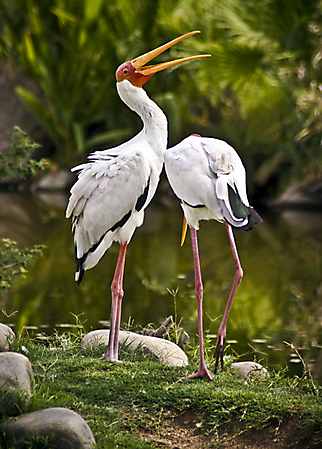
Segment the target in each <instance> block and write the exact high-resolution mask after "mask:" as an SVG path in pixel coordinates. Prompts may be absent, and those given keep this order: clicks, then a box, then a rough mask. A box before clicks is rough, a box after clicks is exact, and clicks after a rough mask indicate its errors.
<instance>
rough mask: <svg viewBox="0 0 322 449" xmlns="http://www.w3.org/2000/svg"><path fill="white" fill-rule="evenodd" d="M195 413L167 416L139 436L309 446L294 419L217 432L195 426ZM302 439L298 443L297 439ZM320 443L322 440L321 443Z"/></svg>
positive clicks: (184, 444)
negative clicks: (154, 428)
mask: <svg viewBox="0 0 322 449" xmlns="http://www.w3.org/2000/svg"><path fill="white" fill-rule="evenodd" d="M198 421H199V420H198V416H197V415H196V413H195V412H193V411H192V410H188V411H186V412H185V413H183V414H182V415H180V416H178V417H176V418H174V419H171V420H168V421H167V422H166V423H164V426H162V429H159V431H158V432H157V433H154V432H153V433H150V432H148V431H146V430H143V429H142V430H141V431H140V436H141V438H142V439H143V440H145V442H146V443H148V444H153V447H160V448H171V449H201V448H202V449H208V448H225V449H226V448H229V449H264V448H265V449H280V448H287V447H292V448H296V449H304V448H309V447H310V444H309V441H308V440H306V441H305V442H303V439H302V438H299V435H298V420H297V419H296V418H293V419H290V420H289V421H288V422H285V423H283V424H281V425H280V426H279V425H278V423H277V422H272V423H271V424H270V425H269V426H267V427H266V428H265V429H262V430H257V429H254V428H249V427H248V428H242V427H241V425H240V423H238V422H237V421H236V423H231V424H230V425H229V427H228V426H222V427H221V428H219V430H218V435H205V433H204V432H203V431H201V429H199V428H198ZM300 440H302V443H301V442H300ZM321 447H322V444H321Z"/></svg>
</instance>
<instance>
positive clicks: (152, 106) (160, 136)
mask: <svg viewBox="0 0 322 449" xmlns="http://www.w3.org/2000/svg"><path fill="white" fill-rule="evenodd" d="M116 88H117V92H118V94H119V96H120V98H121V100H122V101H123V102H124V103H125V104H126V105H127V106H128V107H129V108H130V109H132V111H134V112H136V113H137V114H138V115H139V116H140V117H141V120H142V122H143V130H142V133H144V134H145V136H146V138H147V140H148V142H149V144H150V145H151V147H152V148H153V149H154V150H155V151H158V152H159V151H162V152H164V151H165V150H166V147H167V143H168V122H167V118H166V116H165V114H164V113H163V111H162V109H160V108H159V106H158V105H157V104H156V103H154V101H152V100H151V99H150V98H149V96H148V94H147V93H146V92H145V91H144V90H143V89H142V88H140V87H135V86H133V85H132V84H131V83H130V82H129V81H127V80H124V81H121V82H120V83H116Z"/></svg>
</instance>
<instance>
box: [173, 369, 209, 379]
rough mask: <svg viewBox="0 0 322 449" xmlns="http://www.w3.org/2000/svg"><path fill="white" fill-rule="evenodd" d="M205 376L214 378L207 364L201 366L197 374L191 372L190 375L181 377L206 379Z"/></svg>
mask: <svg viewBox="0 0 322 449" xmlns="http://www.w3.org/2000/svg"><path fill="white" fill-rule="evenodd" d="M205 377H206V378H208V380H212V379H213V375H212V373H211V372H210V371H209V369H208V368H207V367H206V366H204V367H199V369H198V371H197V372H196V373H195V374H190V375H189V376H186V377H180V379H196V378H197V379H198V378H199V379H204V378H205Z"/></svg>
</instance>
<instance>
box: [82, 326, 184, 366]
mask: <svg viewBox="0 0 322 449" xmlns="http://www.w3.org/2000/svg"><path fill="white" fill-rule="evenodd" d="M109 334H110V331H109V330H108V329H100V330H95V331H92V332H89V333H88V334H87V335H85V337H84V338H83V340H82V341H81V346H82V347H83V349H87V348H89V347H95V346H100V345H105V346H107V344H108V339H109ZM119 343H120V344H123V345H124V346H125V348H126V349H127V350H129V351H134V350H136V349H138V348H139V349H140V350H141V351H142V352H143V353H147V352H149V353H151V354H152V355H153V356H155V357H156V358H157V360H158V361H159V362H161V363H164V364H165V365H169V366H187V365H188V364H189V362H188V357H187V356H186V354H185V353H184V351H183V350H182V349H181V348H179V346H178V345H176V344H175V343H173V342H171V341H169V340H164V339H163V338H157V337H151V336H148V335H140V334H136V333H135V332H128V331H120V335H119Z"/></svg>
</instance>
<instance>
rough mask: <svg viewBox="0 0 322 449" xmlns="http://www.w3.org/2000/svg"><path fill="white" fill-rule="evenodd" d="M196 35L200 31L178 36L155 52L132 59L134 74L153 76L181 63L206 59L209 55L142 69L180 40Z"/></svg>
mask: <svg viewBox="0 0 322 449" xmlns="http://www.w3.org/2000/svg"><path fill="white" fill-rule="evenodd" d="M197 33H200V31H191V32H190V33H186V34H183V35H182V36H179V37H177V38H176V39H173V40H172V41H170V42H168V43H167V44H164V45H161V47H158V48H156V49H155V50H151V51H149V52H148V53H145V54H144V55H142V56H138V57H137V58H135V59H133V60H132V61H131V63H132V65H133V67H134V68H135V71H136V73H140V74H142V75H154V73H156V72H160V71H161V70H164V69H168V68H169V67H173V66H175V65H178V64H182V63H183V62H186V61H191V60H193V59H199V58H208V57H209V56H211V55H197V56H189V57H187V58H181V59H175V60H174V61H169V62H163V63H161V64H156V65H149V66H145V67H143V66H144V65H145V64H147V63H148V62H149V61H151V60H152V59H154V58H156V57H157V56H158V55H160V54H161V53H163V52H164V51H166V50H168V48H171V47H172V46H173V45H175V44H177V43H178V42H180V41H181V40H182V39H185V38H186V37H189V36H192V35H194V34H197Z"/></svg>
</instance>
